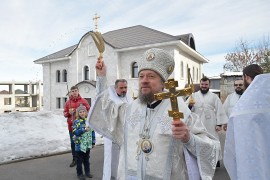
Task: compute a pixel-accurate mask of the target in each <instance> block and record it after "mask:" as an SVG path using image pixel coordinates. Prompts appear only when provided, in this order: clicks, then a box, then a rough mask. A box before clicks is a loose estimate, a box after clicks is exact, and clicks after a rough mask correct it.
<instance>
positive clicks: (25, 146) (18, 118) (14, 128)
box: [0, 110, 103, 164]
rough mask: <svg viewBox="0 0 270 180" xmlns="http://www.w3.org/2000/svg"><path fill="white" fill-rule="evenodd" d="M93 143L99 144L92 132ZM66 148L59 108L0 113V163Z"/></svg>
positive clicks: (64, 122) (66, 134)
mask: <svg viewBox="0 0 270 180" xmlns="http://www.w3.org/2000/svg"><path fill="white" fill-rule="evenodd" d="M96 140H97V143H96V145H100V144H103V139H102V137H101V136H100V135H99V134H97V133H96ZM68 150H70V140H69V133H68V128H67V122H66V118H65V117H64V116H63V113H62V111H53V112H52V111H45V110H44V111H39V112H12V113H8V114H0V152H1V153H0V164H1V163H3V162H7V161H11V160H18V159H24V158H29V157H36V156H41V155H49V154H54V153H60V152H65V151H68Z"/></svg>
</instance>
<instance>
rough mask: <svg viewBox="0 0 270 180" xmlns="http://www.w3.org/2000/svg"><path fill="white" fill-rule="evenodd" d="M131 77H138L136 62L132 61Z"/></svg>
mask: <svg viewBox="0 0 270 180" xmlns="http://www.w3.org/2000/svg"><path fill="white" fill-rule="evenodd" d="M131 72H132V78H138V64H137V62H134V63H132V70H131Z"/></svg>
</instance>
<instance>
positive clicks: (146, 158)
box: [88, 49, 220, 180]
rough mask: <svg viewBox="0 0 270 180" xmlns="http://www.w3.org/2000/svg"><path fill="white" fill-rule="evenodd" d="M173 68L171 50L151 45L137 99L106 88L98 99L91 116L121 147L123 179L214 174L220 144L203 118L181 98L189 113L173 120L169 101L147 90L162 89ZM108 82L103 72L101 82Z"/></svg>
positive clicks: (120, 173)
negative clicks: (124, 99) (120, 98)
mask: <svg viewBox="0 0 270 180" xmlns="http://www.w3.org/2000/svg"><path fill="white" fill-rule="evenodd" d="M100 63H101V65H99V64H100ZM96 67H97V73H99V71H101V69H105V68H106V67H104V64H102V62H100V61H99V62H98V63H97V66H96ZM173 67H174V60H173V58H172V57H171V55H170V54H169V53H168V52H166V51H164V50H161V49H150V50H148V51H146V52H145V54H144V55H143V57H142V60H141V62H140V63H139V86H140V95H139V97H138V99H136V100H135V101H133V102H132V103H131V104H127V103H115V102H114V101H113V100H112V99H111V98H110V95H109V92H108V91H106V90H104V91H103V92H102V93H100V94H99V95H98V96H97V98H96V100H95V103H94V105H93V107H92V109H91V112H90V113H89V117H88V119H89V121H90V124H91V127H93V128H94V129H95V130H96V131H97V132H98V133H100V134H103V135H104V136H106V137H108V138H109V139H112V140H113V141H114V142H116V143H117V144H119V146H120V147H121V151H120V162H119V168H118V178H117V179H119V180H150V179H151V180H188V179H190V180H195V179H197V180H199V179H203V180H206V179H212V177H213V175H214V172H215V166H216V162H217V160H218V156H219V151H220V144H219V142H218V140H217V139H216V138H215V137H213V136H212V135H210V134H209V133H208V132H207V131H206V129H205V127H204V125H203V124H202V122H201V121H200V119H199V117H198V116H197V115H195V114H192V113H191V112H190V110H189V109H188V108H187V106H186V104H185V103H184V101H183V100H182V98H181V97H179V98H178V104H179V109H180V110H181V111H182V112H183V113H184V118H183V119H181V121H173V119H172V118H171V117H169V115H168V110H170V109H171V107H170V106H171V105H170V100H168V99H165V100H162V101H155V100H153V99H151V98H153V97H154V96H148V95H145V94H150V95H151V92H152V93H158V92H162V89H163V88H164V81H166V80H167V79H168V77H169V75H170V74H171V73H172V71H173ZM100 74H101V73H100ZM105 82H106V78H105V77H102V76H100V75H99V77H98V81H97V84H98V87H102V86H104V85H105V84H106V83H105ZM101 89H102V88H101ZM152 95H153V94H152ZM145 102H149V103H145Z"/></svg>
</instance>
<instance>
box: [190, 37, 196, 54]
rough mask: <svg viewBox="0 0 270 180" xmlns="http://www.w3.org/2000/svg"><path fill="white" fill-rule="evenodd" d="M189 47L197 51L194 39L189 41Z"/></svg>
mask: <svg viewBox="0 0 270 180" xmlns="http://www.w3.org/2000/svg"><path fill="white" fill-rule="evenodd" d="M189 46H190V47H191V48H192V49H194V50H195V51H196V47H195V42H194V39H193V38H192V37H191V38H190V39H189Z"/></svg>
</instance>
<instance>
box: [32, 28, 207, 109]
mask: <svg viewBox="0 0 270 180" xmlns="http://www.w3.org/2000/svg"><path fill="white" fill-rule="evenodd" d="M102 36H103V39H104V41H105V51H104V53H103V60H104V62H105V64H106V67H107V80H108V85H113V84H114V82H115V80H116V79H119V78H121V79H126V80H127V82H128V93H129V94H130V95H131V96H133V97H135V96H137V94H138V61H139V60H140V58H141V56H142V54H143V53H144V52H145V51H146V50H148V49H150V48H161V49H164V50H166V51H168V52H169V53H170V54H171V55H172V56H173V57H174V59H175V69H174V72H173V73H172V75H171V77H170V78H174V79H175V80H177V81H178V85H179V87H178V88H184V87H185V84H187V83H188V79H187V78H188V68H189V69H190V74H191V77H192V80H193V83H199V81H200V79H201V78H202V66H203V63H208V60H207V59H206V58H205V57H204V56H202V55H201V54H200V53H198V52H197V51H196V47H195V40H194V37H193V35H192V34H191V33H190V34H183V35H178V36H173V35H170V34H167V33H164V32H160V31H158V30H154V29H151V28H148V27H145V26H142V25H137V26H132V27H127V28H123V29H118V30H113V31H109V32H106V33H104V34H102ZM98 57H99V51H98V49H97V47H96V45H95V42H94V41H93V39H92V37H91V35H90V33H89V32H87V33H86V34H84V35H83V36H82V37H81V39H80V40H79V42H78V44H75V45H73V46H71V47H68V48H65V49H63V50H60V51H58V52H55V53H53V54H50V55H47V56H45V57H42V58H40V59H37V60H35V61H34V63H36V64H41V65H42V66H43V104H44V109H47V110H55V109H62V108H63V107H64V104H65V102H66V101H67V99H68V96H67V93H68V89H70V87H71V86H74V85H77V86H78V88H79V92H80V94H81V96H82V97H83V98H85V99H87V100H88V102H89V104H90V105H91V103H92V102H93V99H94V97H95V82H96V72H95V64H96V61H97V58H98Z"/></svg>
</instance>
